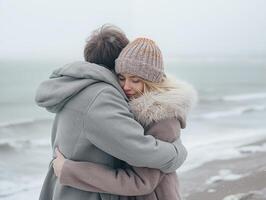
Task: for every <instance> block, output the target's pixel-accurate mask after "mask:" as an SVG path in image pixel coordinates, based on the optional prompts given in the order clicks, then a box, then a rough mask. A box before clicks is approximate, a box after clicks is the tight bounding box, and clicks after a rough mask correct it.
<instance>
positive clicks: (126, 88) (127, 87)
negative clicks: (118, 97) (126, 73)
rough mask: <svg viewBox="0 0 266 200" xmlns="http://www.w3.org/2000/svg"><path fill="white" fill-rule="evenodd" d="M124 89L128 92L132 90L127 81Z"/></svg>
mask: <svg viewBox="0 0 266 200" xmlns="http://www.w3.org/2000/svg"><path fill="white" fill-rule="evenodd" d="M123 89H124V90H125V91H128V90H130V89H131V88H130V84H129V83H128V81H127V80H126V81H125V83H124V85H123Z"/></svg>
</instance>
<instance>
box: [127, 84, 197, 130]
mask: <svg viewBox="0 0 266 200" xmlns="http://www.w3.org/2000/svg"><path fill="white" fill-rule="evenodd" d="M169 82H170V83H171V88H172V89H170V90H168V91H164V92H148V93H145V94H144V95H142V96H140V97H138V98H136V99H133V100H131V101H130V103H129V105H130V108H131V111H132V112H133V114H134V115H135V118H136V120H137V121H139V122H140V123H141V124H142V125H143V126H148V125H149V124H151V123H152V122H157V121H159V120H162V119H167V118H173V117H175V118H177V119H178V120H179V121H180V124H181V128H185V127H186V117H187V114H188V112H189V111H190V110H191V108H192V107H193V106H194V105H195V104H196V102H197V92H196V90H195V89H194V88H193V87H192V86H191V85H190V84H188V83H186V82H183V81H169Z"/></svg>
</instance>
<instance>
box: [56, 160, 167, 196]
mask: <svg viewBox="0 0 266 200" xmlns="http://www.w3.org/2000/svg"><path fill="white" fill-rule="evenodd" d="M163 176H164V174H163V173H162V172H161V171H160V170H157V169H150V168H140V167H132V168H126V169H113V168H110V167H108V166H105V165H101V164H95V163H90V162H75V161H71V160H66V161H65V162H64V165H63V168H62V171H61V175H60V177H59V180H60V183H61V184H63V185H67V186H71V187H75V188H78V189H80V190H85V191H90V192H100V193H111V194H117V195H124V196H137V195H145V194H149V193H151V192H152V191H153V190H154V189H155V188H156V186H157V185H158V184H159V182H160V181H161V179H162V178H163Z"/></svg>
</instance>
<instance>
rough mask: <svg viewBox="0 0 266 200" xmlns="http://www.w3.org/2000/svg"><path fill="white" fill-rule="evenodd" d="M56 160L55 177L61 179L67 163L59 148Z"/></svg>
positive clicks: (54, 163)
mask: <svg viewBox="0 0 266 200" xmlns="http://www.w3.org/2000/svg"><path fill="white" fill-rule="evenodd" d="M55 153H56V158H55V159H54V160H53V168H54V173H55V175H56V176H57V177H58V178H60V176H61V172H62V168H63V165H64V163H65V160H66V159H65V157H64V155H63V154H62V153H61V152H60V151H59V150H58V148H56V149H55Z"/></svg>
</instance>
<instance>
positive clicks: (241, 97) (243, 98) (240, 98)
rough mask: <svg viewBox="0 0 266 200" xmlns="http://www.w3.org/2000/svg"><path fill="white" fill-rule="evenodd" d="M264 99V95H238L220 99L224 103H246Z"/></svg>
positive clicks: (265, 94) (265, 97)
mask: <svg viewBox="0 0 266 200" xmlns="http://www.w3.org/2000/svg"><path fill="white" fill-rule="evenodd" d="M257 99H266V93H250V94H239V95H228V96H224V97H222V100H224V101H246V100H257Z"/></svg>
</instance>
